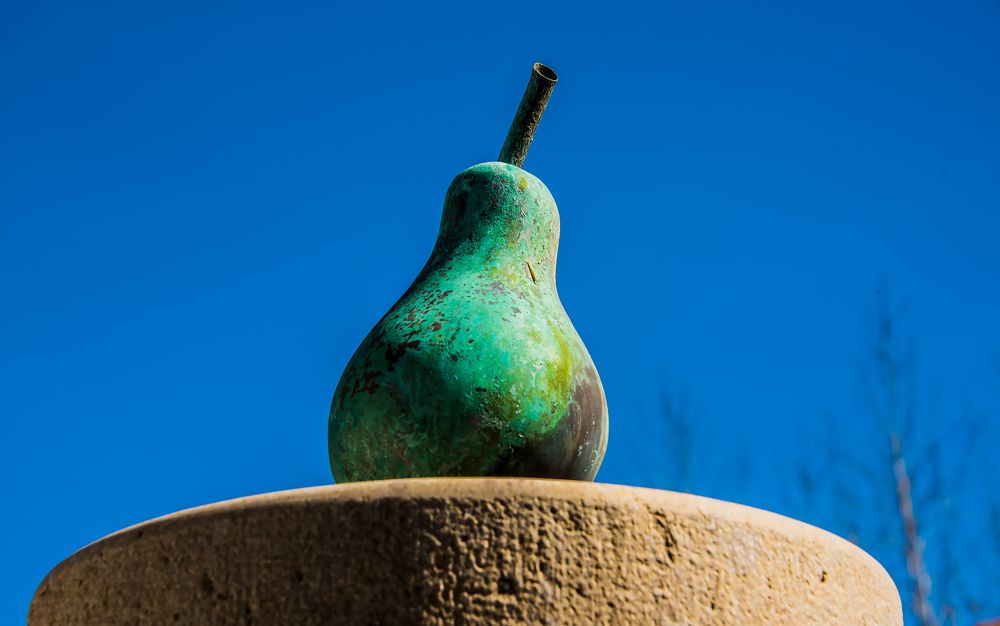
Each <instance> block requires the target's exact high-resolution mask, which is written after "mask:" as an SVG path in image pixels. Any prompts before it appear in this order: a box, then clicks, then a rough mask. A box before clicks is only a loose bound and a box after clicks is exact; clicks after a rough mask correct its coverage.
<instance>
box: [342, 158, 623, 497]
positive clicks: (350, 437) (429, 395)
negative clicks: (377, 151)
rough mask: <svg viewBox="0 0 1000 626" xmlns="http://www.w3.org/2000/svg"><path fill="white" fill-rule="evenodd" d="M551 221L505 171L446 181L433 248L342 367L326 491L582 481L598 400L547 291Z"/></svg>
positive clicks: (593, 377)
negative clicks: (467, 480) (421, 482)
mask: <svg viewBox="0 0 1000 626" xmlns="http://www.w3.org/2000/svg"><path fill="white" fill-rule="evenodd" d="M558 245H559V213H558V210H557V209H556V204H555V201H554V200H553V198H552V195H551V194H550V193H549V191H548V189H547V188H546V187H545V185H544V184H543V183H542V182H541V181H540V180H539V179H537V178H535V177H534V176H533V175H531V174H529V173H528V172H526V171H524V170H522V169H521V168H519V167H516V166H514V165H510V164H507V163H483V164H480V165H476V166H474V167H471V168H469V169H467V170H465V171H464V172H462V173H461V174H459V175H458V177H457V178H455V180H454V182H452V184H451V187H450V188H449V190H448V193H447V196H446V198H445V205H444V213H443V216H442V219H441V229H440V232H439V235H438V240H437V244H436V245H435V247H434V251H433V252H432V254H431V257H430V259H429V260H428V262H427V264H426V265H425V266H424V269H423V270H422V271H421V272H420V274H419V275H418V276H417V278H416V280H415V281H414V282H413V285H411V287H410V288H409V290H407V292H406V293H405V294H403V297H402V298H400V300H399V301H398V302H397V303H396V304H395V305H394V306H393V307H392V309H391V310H390V311H389V312H388V313H387V314H386V315H385V317H383V318H382V320H381V321H379V323H378V324H376V326H375V328H374V329H372V331H371V332H370V333H369V334H368V336H367V337H366V338H365V340H364V342H362V344H361V345H360V347H359V348H358V350H357V352H355V354H354V356H353V357H352V358H351V360H350V362H349V363H348V365H347V368H346V370H345V371H344V374H343V377H342V378H341V380H340V383H339V385H338V386H337V390H336V392H335V394H334V398H333V406H332V408H331V411H330V428H329V444H330V464H331V467H332V469H333V475H334V477H335V479H336V480H337V481H338V482H345V481H357V480H374V479H383V478H400V477H417V476H535V477H546V478H573V479H583V480H592V479H593V478H594V475H595V474H596V473H597V469H598V467H599V466H600V463H601V460H602V458H603V457H604V451H605V447H606V445H607V423H608V413H607V405H606V402H605V398H604V391H603V388H602V387H601V382H600V379H599V377H598V374H597V370H596V368H595V367H594V364H593V361H592V360H591V358H590V355H589V354H588V353H587V349H586V347H585V346H584V345H583V342H582V341H581V340H580V337H579V335H578V334H577V332H576V330H575V329H574V328H573V324H572V323H571V322H570V319H569V317H568V316H567V315H566V312H565V310H564V309H563V306H562V303H561V302H560V301H559V296H558V293H557V292H556V282H555V280H556V254H557V251H558Z"/></svg>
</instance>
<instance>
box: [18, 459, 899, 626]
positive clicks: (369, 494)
mask: <svg viewBox="0 0 1000 626" xmlns="http://www.w3.org/2000/svg"><path fill="white" fill-rule="evenodd" d="M28 621H29V624H30V625H32V626H40V625H42V624H60V625H62V624H102V625H103V624H108V625H110V624H170V623H178V624H348V625H353V624H359V625H360V624H389V625H392V624H657V625H667V624H670V625H706V626H708V625H711V626H716V625H728V624H732V625H734V626H735V625H739V626H754V625H761V626H763V625H768V626H773V625H781V624H788V625H795V626H803V625H812V624H815V625H822V626H835V625H843V626H866V625H870V626H875V625H879V626H900V625H901V624H902V623H903V622H902V615H901V607H900V601H899V596H898V595H897V592H896V588H895V586H894V585H893V583H892V580H891V579H890V578H889V576H888V575H887V574H886V572H885V571H884V570H883V569H882V567H881V566H879V564H878V563H876V562H875V561H874V560H873V559H872V558H871V557H869V556H868V555H867V554H865V553H864V552H863V551H861V550H860V549H858V548H857V547H855V546H854V545H852V544H850V543H848V542H846V541H844V540H842V539H839V538H838V537H835V536H834V535H831V534H829V533H827V532H824V531H822V530H819V529H816V528H813V527H811V526H808V525H805V524H802V523H800V522H796V521H794V520H791V519H788V518H785V517H781V516H778V515H774V514H771V513H766V512H763V511H759V510H756V509H751V508H747V507H743V506H739V505H735V504H729V503H726V502H720V501H716V500H709V499H706V498H700V497H697V496H691V495H682V494H676V493H671V492H665V491H655V490H650V489H639V488H633V487H621V486H615V485H603V484H594V483H584V482H569V481H565V482H564V481H546V480H521V479H479V478H469V479H419V480H393V481H381V482H370V483H356V484H350V485H338V486H330V487H317V488H312V489H300V490H295V491H286V492H279V493H273V494H266V495H261V496H254V497H249V498H242V499H239V500H231V501H228V502H221V503H218V504H212V505H209V506H204V507H200V508H196V509H192V510H189V511H183V512H180V513H176V514H174V515H169V516H167V517H163V518H159V519H156V520H152V521H150V522H146V523H144V524H140V525H138V526H134V527H132V528H128V529H126V530H123V531H121V532H118V533H116V534H114V535H111V536H109V537H107V538H105V539H102V540H101V541H98V542H96V543H94V544H91V545H89V546H87V547H86V548H84V549H83V550H81V551H80V552H78V553H76V554H74V555H73V556H71V557H69V558H68V559H66V561H64V562H63V563H62V564H60V565H59V566H58V567H56V568H55V569H54V570H53V571H52V572H51V573H50V574H49V575H48V577H47V578H46V579H45V580H44V581H43V582H42V584H41V585H40V586H39V588H38V591H37V592H36V594H35V598H34V600H33V601H32V604H31V611H30V615H29V620H28Z"/></svg>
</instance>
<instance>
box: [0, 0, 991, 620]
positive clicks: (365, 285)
mask: <svg viewBox="0 0 1000 626" xmlns="http://www.w3.org/2000/svg"><path fill="white" fill-rule="evenodd" d="M336 4H337V3H320V2H315V3H298V2H285V3H269V4H268V3H259V2H239V3H209V2H197V3H189V2H172V3H162V4H159V5H154V4H152V3H121V4H118V3H113V2H100V3H51V2H34V3H18V5H14V4H12V3H7V4H5V5H4V7H3V8H2V9H0V93H2V96H0V212H2V222H0V289H2V291H0V294H2V303H3V305H2V307H0V332H2V337H0V339H2V344H3V347H2V350H0V381H2V383H0V398H2V402H3V409H2V411H3V413H2V415H3V426H4V427H3V433H4V442H5V445H4V446H3V447H4V453H3V455H2V456H0V464H2V465H0V469H2V472H3V475H4V476H5V477H6V480H5V484H6V490H5V493H4V500H5V507H4V508H5V514H4V515H3V518H4V519H3V521H2V522H0V523H2V524H3V526H4V527H3V528H2V529H0V530H2V532H0V542H2V544H0V549H2V553H3V554H4V567H3V568H0V588H2V589H3V598H2V602H0V622H3V623H16V622H17V621H19V620H23V616H24V615H25V612H26V610H27V605H28V602H29V599H30V597H31V594H32V592H33V590H34V588H35V586H36V585H37V584H38V582H39V581H40V580H41V578H42V577H43V576H44V574H45V573H46V572H47V571H48V570H49V569H50V568H51V567H53V566H54V565H55V564H56V563H57V562H59V561H60V560H61V559H62V558H64V557H65V556H67V555H68V554H70V553H71V552H72V551H74V550H76V549H77V548H79V547H81V546H83V545H84V544H86V543H88V542H90V541H92V540H94V539H97V538H99V537H101V536H103V535H105V534H107V533H109V532H112V531H114V530H117V529H119V528H121V527H123V526H126V525H129V524H132V523H136V522H139V521H142V520H145V519H148V518H150V517H153V516H156V515H161V514H165V513H169V512H171V511H175V510H177V509H180V508H184V507H189V506H193V505H198V504H203V503H208V502H212V501H216V500H221V499H225V498H231V497H236V496H243V495H248V494H254V493H260V492H265V491H271V490H277V489H286V488H293V487H300V486H305V485H316V484H323V483H328V482H330V481H331V478H330V472H329V468H328V465H327V454H326V419H327V410H328V406H329V402H330V398H331V396H332V393H333V389H334V386H335V385H336V383H337V380H338V378H339V376H340V373H341V370H342V368H343V366H344V364H345V363H346V361H347V359H348V357H349V356H350V354H351V352H352V351H353V349H354V348H355V347H356V345H357V344H358V343H359V341H360V340H361V339H362V338H363V336H364V335H365V333H366V332H367V331H368V330H369V328H370V327H371V326H372V325H373V324H374V323H375V321H377V319H378V318H379V317H380V316H381V315H382V313H384V312H385V310H387V308H388V307H389V306H391V304H392V303H393V302H394V300H395V299H396V297H397V296H398V295H399V294H400V293H401V292H402V291H403V290H404V289H405V288H406V286H407V285H408V284H409V282H410V281H411V280H412V278H413V277H414V275H415V274H416V272H417V271H418V270H419V269H420V267H421V265H422V263H423V262H424V260H425V259H426V257H427V255H428V253H429V251H430V248H431V246H432V244H433V240H434V237H435V232H436V227H437V224H438V219H439V215H440V207H441V203H442V200H443V196H444V192H445V189H446V188H447V186H448V183H449V182H450V181H451V179H452V177H453V176H454V175H455V174H456V173H458V172H459V171H460V170H461V169H463V168H465V167H467V166H469V165H472V164H475V163H478V162H482V161H489V160H493V159H495V158H496V154H497V153H498V151H499V149H500V145H501V143H502V142H503V137H504V134H505V132H506V130H507V126H508V124H509V121H510V118H511V116H512V114H513V111H514V108H515V107H516V105H517V101H518V99H519V98H520V95H521V91H522V89H523V87H524V83H525V81H526V79H527V75H528V72H529V68H530V66H531V63H532V62H533V61H536V60H538V61H543V62H545V63H547V64H550V65H551V66H552V67H553V68H555V70H556V71H557V72H558V73H559V75H560V81H559V86H558V87H557V89H556V91H555V94H554V96H553V100H552V102H551V104H550V107H549V109H548V111H547V113H546V117H545V119H544V121H543V123H542V126H541V128H540V130H539V133H538V135H537V136H536V141H535V145H534V146H533V148H532V150H531V153H530V154H529V157H528V161H527V163H526V168H527V169H529V170H530V171H531V172H533V173H534V174H536V175H538V176H539V177H540V178H541V179H542V180H543V181H545V182H546V183H547V184H548V186H549V188H550V190H551V191H552V193H553V195H554V196H555V198H556V200H557V202H558V203H559V206H560V211H561V213H562V223H563V230H562V246H561V249H560V262H559V286H560V294H561V295H562V298H563V301H564V304H565V306H566V309H567V310H568V312H569V314H570V316H571V318H572V319H573V320H574V322H575V324H576V326H577V329H578V330H579V332H580V334H581V335H582V337H583V339H584V341H585V342H586V344H587V346H588V347H589V349H590V351H591V354H592V355H593V357H594V360H595V362H596V363H597V365H598V369H599V370H600V373H601V375H602V378H603V381H604V385H605V389H606V392H607V396H608V401H609V406H610V413H611V423H612V427H611V438H610V444H609V449H608V455H607V457H606V460H605V464H604V468H603V469H602V472H601V474H600V476H599V479H600V480H602V481H606V482H617V483H632V484H651V485H657V486H661V487H669V486H671V485H670V484H665V483H668V482H669V481H665V480H663V479H662V475H661V472H660V470H659V468H660V466H661V465H662V464H663V463H664V462H665V461H664V454H665V452H664V449H663V448H662V447H660V442H661V439H660V438H656V437H650V436H648V434H649V429H650V428H652V426H650V424H652V423H655V411H656V406H657V403H658V398H659V395H660V390H661V388H663V387H664V386H667V385H669V386H671V387H673V388H681V389H683V390H684V392H685V393H688V394H690V396H691V398H692V399H693V402H695V403H696V405H697V406H698V415H699V420H700V423H699V428H700V429H701V431H702V432H703V434H704V436H705V437H706V438H708V439H710V440H711V441H712V442H713V443H711V445H710V446H709V447H710V448H711V449H712V455H713V456H712V458H714V459H716V460H719V459H731V458H736V457H739V456H740V455H744V456H746V455H749V459H748V465H749V467H751V468H752V476H751V478H750V479H749V480H748V481H743V482H735V481H736V479H735V478H734V477H733V476H732V472H729V471H727V470H724V469H723V470H719V469H718V468H720V467H723V468H724V467H726V466H725V464H724V463H717V464H715V467H716V469H715V470H714V477H713V478H712V480H711V481H706V484H708V483H711V485H712V487H711V488H709V487H705V488H704V490H705V491H707V492H710V493H714V494H716V495H722V496H725V497H729V498H733V499H739V500H741V501H744V502H748V503H751V504H754V505H757V506H762V507H765V508H770V509H776V510H786V509H785V508H783V507H785V506H786V504H785V499H784V497H783V496H782V493H784V488H783V485H784V484H787V483H788V482H789V481H792V480H793V479H792V477H791V465H792V462H793V459H792V456H793V455H792V454H790V451H795V452H798V451H801V449H802V448H803V446H806V445H808V444H807V442H809V441H812V440H813V439H812V437H813V436H814V434H815V433H814V432H813V431H814V430H815V429H814V428H813V426H812V425H813V424H815V423H816V422H817V421H818V420H820V418H821V416H822V415H823V414H825V413H831V414H834V415H837V416H838V419H841V420H844V421H845V423H846V424H848V425H849V426H850V425H851V424H854V422H852V421H851V420H854V421H855V422H860V421H861V420H863V416H862V415H861V414H860V413H859V412H858V411H857V403H856V401H855V400H856V398H855V395H856V394H855V393H854V391H853V389H854V386H853V385H854V380H855V378H856V368H855V365H854V363H855V359H856V358H857V357H858V355H859V353H860V350H861V348H862V346H861V338H862V337H863V331H864V328H865V325H864V320H865V312H866V311H870V310H871V308H872V306H873V304H874V301H875V297H874V294H875V289H876V286H877V285H878V284H879V281H880V280H882V279H884V280H886V281H887V282H888V283H889V284H890V285H891V287H892V290H893V293H895V294H896V295H897V296H899V299H900V300H902V301H905V302H906V303H908V309H907V311H908V312H907V314H906V322H907V326H908V328H910V329H911V330H912V333H913V335H914V336H915V338H916V339H917V340H918V341H919V346H920V354H921V370H920V371H921V376H922V378H923V379H925V380H926V381H928V383H927V385H926V387H924V389H925V390H926V391H927V394H926V395H927V396H928V402H930V403H932V404H933V403H935V402H936V403H937V406H940V407H941V414H942V415H946V416H947V415H951V414H953V413H955V412H958V411H963V410H966V409H967V408H970V407H971V408H972V409H974V410H975V411H978V412H981V413H983V414H986V415H989V416H991V417H990V418H989V419H990V424H989V425H990V427H991V428H992V430H990V431H989V434H988V436H990V437H996V431H997V428H996V427H997V424H998V417H997V416H1000V393H998V388H1000V372H998V370H997V366H996V362H997V361H998V360H1000V356H998V355H1000V279H998V273H1000V78H998V77H1000V74H998V69H997V68H998V66H1000V36H998V33H1000V4H998V3H997V2H996V0H958V1H956V2H947V3H943V2H927V1H923V0H919V1H916V2H895V1H885V2H875V3H873V2H861V1H860V0H850V1H848V2H843V1H838V2H832V1H824V2H808V3H802V2H791V1H787V2H786V1H769V2H766V3H742V2H732V3H725V2H719V3H692V2H684V3H681V2H675V3H669V4H667V3H656V2H650V3H647V4H631V3H627V2H613V3H604V4H603V6H601V7H600V8H593V7H587V6H585V5H580V4H577V3H566V4H565V5H560V4H558V3H557V4H541V3H526V4H502V3H501V4H497V3H456V4H451V5H450V6H444V5H440V6H430V5H428V4H427V3H406V4H404V5H399V6H391V5H389V4H381V3H380V4H377V5H374V6H372V7H371V8H365V7H362V6H361V5H364V4H366V3H351V5H348V4H347V3H344V6H336ZM935 398H937V400H935ZM855 425H857V424H855ZM698 460H699V462H701V461H703V460H704V459H701V458H699V459H698ZM997 467H998V466H997V465H996V464H995V463H993V464H992V465H989V466H983V468H982V470H981V471H982V472H986V473H992V474H993V475H994V477H995V476H996V474H997V472H998V469H997ZM706 471H707V470H706ZM997 484H1000V481H998V482H997ZM737 485H739V489H737V488H736V486H737ZM789 512H792V513H794V511H789Z"/></svg>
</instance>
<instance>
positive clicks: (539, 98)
mask: <svg viewBox="0 0 1000 626" xmlns="http://www.w3.org/2000/svg"><path fill="white" fill-rule="evenodd" d="M557 80H559V77H558V76H556V73H555V72H553V71H552V69H551V68H549V67H547V66H545V65H542V64H541V63H535V65H534V66H533V67H532V68H531V78H530V79H529V80H528V86H527V87H526V88H525V89H524V96H523V97H522V98H521V104H520V105H519V106H518V107H517V113H515V114H514V121H513V122H511V124H510V130H509V131H507V139H506V140H504V142H503V148H501V150H500V158H499V159H498V160H499V161H502V162H504V163H510V164H511V165H516V166H518V167H521V166H522V165H524V159H525V158H526V157H527V156H528V148H530V147H531V140H532V138H534V136H535V130H536V129H537V128H538V122H539V121H541V119H542V113H544V112H545V105H546V104H548V102H549V96H551V95H552V90H553V89H555V86H556V81H557Z"/></svg>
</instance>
